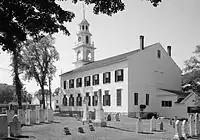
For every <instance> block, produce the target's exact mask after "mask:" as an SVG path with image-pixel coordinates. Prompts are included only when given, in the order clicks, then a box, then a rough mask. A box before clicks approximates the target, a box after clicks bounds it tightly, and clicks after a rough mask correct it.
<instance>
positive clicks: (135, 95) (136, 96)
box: [134, 93, 138, 105]
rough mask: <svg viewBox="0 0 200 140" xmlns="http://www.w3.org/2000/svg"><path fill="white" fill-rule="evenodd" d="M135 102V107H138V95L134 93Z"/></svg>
mask: <svg viewBox="0 0 200 140" xmlns="http://www.w3.org/2000/svg"><path fill="white" fill-rule="evenodd" d="M134 102H135V105H138V93H134Z"/></svg>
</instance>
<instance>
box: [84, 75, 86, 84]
mask: <svg viewBox="0 0 200 140" xmlns="http://www.w3.org/2000/svg"><path fill="white" fill-rule="evenodd" d="M84 86H86V77H84Z"/></svg>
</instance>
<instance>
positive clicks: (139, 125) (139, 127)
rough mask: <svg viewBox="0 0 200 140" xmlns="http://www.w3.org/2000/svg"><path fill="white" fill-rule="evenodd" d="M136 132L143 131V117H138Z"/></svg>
mask: <svg viewBox="0 0 200 140" xmlns="http://www.w3.org/2000/svg"><path fill="white" fill-rule="evenodd" d="M136 132H137V133H142V132H143V130H142V119H141V118H138V119H137V122H136Z"/></svg>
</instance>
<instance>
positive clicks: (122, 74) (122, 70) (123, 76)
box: [121, 69, 124, 81]
mask: <svg viewBox="0 0 200 140" xmlns="http://www.w3.org/2000/svg"><path fill="white" fill-rule="evenodd" d="M121 71H122V81H124V70H123V69H122V70H121Z"/></svg>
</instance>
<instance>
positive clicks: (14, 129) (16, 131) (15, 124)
mask: <svg viewBox="0 0 200 140" xmlns="http://www.w3.org/2000/svg"><path fill="white" fill-rule="evenodd" d="M20 135H22V128H21V122H20V121H19V119H18V116H17V115H15V116H14V117H13V119H12V122H11V123H10V136H11V137H16V136H20Z"/></svg>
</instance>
